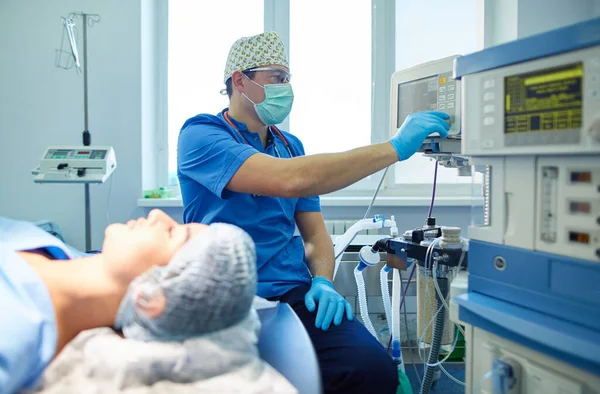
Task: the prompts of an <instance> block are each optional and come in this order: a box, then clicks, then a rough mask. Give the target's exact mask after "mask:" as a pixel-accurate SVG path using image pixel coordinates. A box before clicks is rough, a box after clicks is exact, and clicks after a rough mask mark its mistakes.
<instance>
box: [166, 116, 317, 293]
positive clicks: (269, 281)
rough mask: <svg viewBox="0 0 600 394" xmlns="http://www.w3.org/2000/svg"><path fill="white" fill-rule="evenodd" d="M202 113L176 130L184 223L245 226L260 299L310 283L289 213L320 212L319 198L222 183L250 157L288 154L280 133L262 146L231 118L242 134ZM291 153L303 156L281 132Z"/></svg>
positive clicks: (297, 143) (300, 148)
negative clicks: (258, 192)
mask: <svg viewBox="0 0 600 394" xmlns="http://www.w3.org/2000/svg"><path fill="white" fill-rule="evenodd" d="M226 110H227V109H225V110H223V111H222V112H221V113H219V114H217V115H209V114H201V115H197V116H195V117H193V118H191V119H188V120H187V121H186V122H185V124H184V125H183V127H182V129H181V132H180V134H179V141H178V150H177V175H178V178H179V184H180V186H181V194H182V198H183V205H184V211H183V216H184V221H185V223H190V222H198V223H206V224H208V223H212V222H224V223H231V224H235V225H237V226H238V227H241V228H242V229H244V230H245V231H246V232H248V234H250V236H251V237H252V239H253V240H254V242H255V244H256V254H257V259H256V260H257V270H258V291H257V294H258V295H259V296H261V297H264V298H269V297H275V296H280V295H283V294H285V293H286V292H288V291H289V290H291V289H292V288H294V287H296V286H299V285H301V284H304V283H310V282H311V275H310V272H309V270H308V266H307V264H306V261H305V259H304V244H303V242H302V239H301V237H300V236H297V235H295V230H296V223H295V220H294V214H295V213H296V212H298V211H311V212H319V211H320V210H321V205H320V201H319V197H318V196H317V197H310V198H280V197H265V196H253V195H250V194H244V193H236V192H232V191H230V190H227V189H226V188H225V186H226V185H227V183H229V181H230V180H231V178H232V177H233V175H234V174H235V172H236V171H237V170H238V169H239V168H240V167H241V165H242V164H243V163H244V161H246V160H247V159H248V158H249V157H250V156H252V155H253V154H255V153H259V152H260V153H264V154H267V155H271V156H274V157H278V156H279V155H281V158H289V157H290V152H288V150H287V148H286V146H285V144H284V142H283V141H282V139H281V138H280V137H278V136H277V135H274V134H272V133H269V135H268V139H267V147H266V148H264V147H263V146H262V142H261V140H260V137H259V134H258V133H253V132H249V131H248V128H247V127H246V125H245V124H243V123H241V122H238V121H236V120H235V119H233V118H231V117H230V120H231V121H232V122H233V123H234V124H235V125H236V127H237V128H238V130H239V131H240V133H241V134H242V135H243V137H242V136H241V135H240V133H238V132H237V131H236V130H235V129H234V128H232V127H231V126H230V125H229V124H228V123H227V122H226V121H225V119H224V118H223V112H224V111H226ZM282 134H283V135H284V137H285V139H286V140H287V141H288V144H289V148H290V151H291V153H292V155H293V156H294V157H296V156H302V155H304V147H303V146H302V143H301V142H300V140H299V139H298V138H296V137H295V136H293V135H292V134H290V133H287V132H285V131H282Z"/></svg>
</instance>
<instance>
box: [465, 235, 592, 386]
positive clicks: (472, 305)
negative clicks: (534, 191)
mask: <svg viewBox="0 0 600 394" xmlns="http://www.w3.org/2000/svg"><path fill="white" fill-rule="evenodd" d="M469 255H470V261H469V293H468V294H465V295H463V296H459V297H456V301H457V303H458V304H459V317H460V319H461V320H462V321H464V322H465V323H468V324H471V325H473V326H476V327H479V328H481V329H484V330H486V331H489V332H491V333H494V334H496V335H498V336H501V337H504V338H507V339H510V340H512V341H513V342H516V343H519V344H521V345H523V346H526V347H528V348H532V349H535V350H538V351H540V352H542V353H545V354H547V355H549V356H553V357H555V358H557V359H559V360H563V361H566V362H569V363H570V364H573V365H576V366H578V367H580V368H582V369H585V370H588V371H590V372H592V373H595V374H600V265H599V264H597V263H591V262H588V261H584V260H577V259H571V258H568V257H564V256H557V255H552V254H548V253H541V252H536V251H531V250H525V249H519V248H513V247H508V246H504V245H497V244H490V243H487V242H481V241H475V240H471V242H470V244H469ZM498 256H502V257H503V258H504V260H505V261H506V266H505V268H504V269H503V270H498V269H497V268H496V267H495V265H494V260H495V259H496V257H498Z"/></svg>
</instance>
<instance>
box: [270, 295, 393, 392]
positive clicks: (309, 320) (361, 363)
mask: <svg viewBox="0 0 600 394" xmlns="http://www.w3.org/2000/svg"><path fill="white" fill-rule="evenodd" d="M309 289H310V286H309V285H302V286H299V287H296V288H294V289H292V290H290V291H289V292H287V293H286V294H284V295H283V296H281V297H279V298H278V299H279V301H281V302H285V303H287V304H289V305H290V306H291V307H292V309H294V311H295V312H296V314H297V315H298V317H299V318H300V320H301V321H302V324H304V327H305V328H306V331H308V335H309V336H310V339H311V340H312V343H313V346H314V347H315V350H316V352H317V358H318V359H319V365H320V368H321V379H322V381H323V387H324V392H325V393H326V394H329V393H345V394H352V393H357V394H358V393H360V394H371V393H374V394H388V393H389V394H392V393H395V392H396V389H397V388H398V369H397V367H396V363H395V362H394V361H393V360H392V358H391V357H390V356H389V355H388V353H387V351H386V349H384V348H383V346H381V344H380V343H379V342H378V341H377V340H376V339H375V338H374V337H373V336H372V335H371V334H370V333H369V331H367V329H366V328H365V326H363V324H362V323H361V322H360V321H358V320H357V319H356V318H355V319H354V320H352V321H348V320H346V317H345V316H344V320H343V321H342V324H340V325H339V326H335V325H334V324H333V323H332V324H331V326H330V327H329V330H327V331H322V330H321V329H319V328H316V327H315V319H316V316H317V310H315V311H314V312H309V311H308V309H306V306H305V305H304V295H305V294H306V293H307V292H308V290H309Z"/></svg>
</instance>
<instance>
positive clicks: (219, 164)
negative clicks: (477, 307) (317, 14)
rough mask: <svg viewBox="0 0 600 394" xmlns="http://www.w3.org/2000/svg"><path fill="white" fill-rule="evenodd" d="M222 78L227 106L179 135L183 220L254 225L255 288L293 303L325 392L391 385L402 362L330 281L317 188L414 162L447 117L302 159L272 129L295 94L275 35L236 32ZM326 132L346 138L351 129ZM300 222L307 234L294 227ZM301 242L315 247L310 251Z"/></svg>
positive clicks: (424, 119)
mask: <svg viewBox="0 0 600 394" xmlns="http://www.w3.org/2000/svg"><path fill="white" fill-rule="evenodd" d="M315 60H316V59H315ZM315 67H323V66H322V65H318V64H315ZM223 81H224V82H225V84H226V91H227V94H228V95H229V97H230V104H229V108H226V109H224V110H223V111H221V112H220V113H218V114H217V115H208V114H201V115H197V116H195V117H193V118H191V119H189V120H187V121H186V122H185V124H184V125H183V127H182V129H181V132H180V135H179V141H178V157H177V160H178V177H179V181H180V185H181V191H182V197H183V203H184V220H185V222H186V223H192V222H200V223H211V222H214V221H219V222H225V223H232V224H236V225H238V226H240V227H241V228H243V229H244V230H246V231H247V232H248V233H249V234H250V236H251V237H252V238H253V239H254V242H255V243H256V251H257V269H258V280H259V283H258V295H259V296H261V297H265V298H269V299H276V300H280V301H281V302H286V303H289V304H290V306H291V307H292V308H293V309H294V310H295V312H296V314H297V315H298V317H299V318H300V320H301V321H302V323H303V324H304V326H305V327H306V330H307V331H308V333H309V335H310V337H311V339H312V342H313V345H314V347H315V350H316V352H317V356H318V359H319V363H320V367H321V374H322V380H323V384H324V388H325V392H326V393H382V394H385V393H395V392H396V389H397V386H398V374H397V368H396V365H395V364H394V362H393V361H392V359H391V357H390V356H389V355H388V354H387V352H386V350H385V349H384V348H383V347H382V346H381V345H380V344H379V343H378V341H377V340H376V339H375V338H374V337H373V336H371V334H369V332H368V331H367V330H366V328H365V327H364V326H363V325H362V324H361V323H360V322H358V321H357V320H355V319H353V313H352V308H351V307H350V305H349V304H348V302H346V300H345V299H344V298H343V297H342V296H341V295H340V294H338V293H337V292H336V291H335V289H334V287H333V284H332V278H333V269H334V255H333V245H332V242H331V237H330V236H329V234H328V233H327V230H326V229H325V224H324V222H323V217H322V215H321V212H320V210H321V209H320V203H319V197H318V196H319V195H320V194H324V193H329V192H332V191H335V190H338V189H342V188H344V187H346V186H348V185H351V184H352V183H354V182H356V181H358V180H360V179H362V178H364V177H366V176H368V175H371V174H374V173H375V172H377V171H379V170H381V169H383V168H385V167H387V166H390V165H392V164H394V163H396V162H398V161H399V160H406V159H408V158H409V157H411V156H412V155H413V154H414V153H415V152H416V151H417V150H418V149H419V147H420V146H421V144H422V143H423V141H424V140H425V138H426V137H427V136H428V135H429V134H430V133H433V132H438V133H440V134H441V135H442V136H444V137H445V136H447V130H448V129H449V126H448V124H447V122H446V119H447V118H448V116H447V115H446V114H443V113H441V112H425V113H418V114H414V115H412V116H409V117H408V119H407V120H406V122H405V123H404V124H403V125H402V127H401V128H400V130H399V131H398V133H397V134H396V136H395V137H394V138H392V139H391V140H390V141H389V142H385V143H381V144H375V145H371V146H367V147H363V148H358V149H354V150H351V151H348V152H343V153H335V154H320V155H313V156H305V155H304V149H303V146H302V143H301V142H300V140H299V139H298V138H297V137H295V136H294V135H292V134H290V133H287V132H285V131H281V130H279V129H278V128H277V127H276V126H275V125H277V124H280V123H281V122H283V121H284V119H285V118H286V117H287V116H288V115H289V113H290V111H291V109H292V103H293V99H294V95H293V91H292V86H291V85H290V83H289V82H290V70H289V65H288V59H287V56H286V54H285V49H284V46H283V43H282V42H281V40H280V39H279V37H278V35H277V34H276V33H274V32H267V33H263V34H258V35H255V36H251V37H243V38H241V39H239V40H237V41H236V42H235V43H234V44H233V46H232V47H231V49H230V52H229V56H228V58H227V63H226V65H225V73H224V76H223ZM343 83H348V84H352V83H353V81H352V80H348V81H345V82H343ZM314 84H315V85H314V88H315V89H314V92H315V93H314V94H325V95H326V94H328V93H329V92H330V90H331V89H335V87H334V86H332V85H331V84H330V83H328V82H325V81H321V80H315V81H314ZM193 88H198V87H193ZM323 111H324V112H326V111H327V108H323ZM330 116H334V117H342V116H348V114H330ZM313 127H314V128H316V129H318V128H319V127H320V125H319V124H314V125H313ZM321 132H323V133H336V135H338V138H344V134H345V133H348V132H352V131H351V130H341V129H340V130H321ZM296 226H297V227H298V229H299V232H300V234H301V236H295V235H294V233H295V228H296ZM303 241H304V242H305V243H310V244H312V245H313V246H314V249H313V251H312V254H311V258H310V259H305V251H304V245H303ZM344 318H345V319H344Z"/></svg>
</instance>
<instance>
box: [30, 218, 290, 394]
mask: <svg viewBox="0 0 600 394" xmlns="http://www.w3.org/2000/svg"><path fill="white" fill-rule="evenodd" d="M162 219H164V218H162ZM130 226H131V224H130ZM255 264H256V254H255V249H254V243H253V242H252V240H251V238H250V237H249V236H248V234H247V233H245V232H244V231H243V230H241V229H239V228H238V227H235V226H232V225H228V224H221V223H215V224H212V225H210V226H208V227H206V228H205V229H203V231H202V232H201V233H200V234H198V235H196V236H193V237H191V238H190V239H188V240H187V241H186V242H185V243H184V244H183V246H182V247H181V248H180V249H179V250H178V251H177V252H176V253H175V255H174V256H173V257H172V258H171V260H170V262H169V263H168V265H166V266H153V267H152V268H150V269H149V270H147V271H145V272H144V273H142V274H141V275H139V276H138V277H136V278H135V279H134V280H133V281H132V282H131V284H130V285H129V287H128V290H127V293H126V295H125V297H124V298H123V299H122V301H121V304H120V306H119V308H118V312H117V317H116V320H115V324H114V328H115V329H116V330H118V331H120V333H119V332H117V331H115V330H113V329H110V328H97V329H93V330H86V331H83V332H82V333H81V334H79V335H78V336H77V337H76V338H75V339H74V340H72V341H71V342H70V343H69V344H68V345H67V346H66V347H65V348H64V350H63V351H62V352H61V353H60V354H59V356H58V357H57V358H56V359H55V360H54V361H53V362H52V363H51V364H50V366H49V367H48V369H47V370H46V372H45V373H44V375H43V378H42V380H41V382H40V384H39V385H38V387H36V389H35V390H34V392H42V393H47V394H50V393H61V394H63V393H112V392H123V393H163V392H164V393H169V394H176V393H295V392H296V390H295V389H294V388H293V387H292V386H291V385H290V384H289V383H288V382H287V381H286V380H285V379H284V378H283V377H282V376H281V375H279V374H278V373H277V372H276V371H275V370H274V369H272V368H271V367H270V366H269V365H268V364H266V363H265V362H263V361H262V360H261V359H260V358H259V355H258V350H257V347H256V345H257V340H258V331H259V328H260V322H259V320H258V317H257V314H256V311H255V310H254V308H252V303H253V299H254V294H255V291H256V266H255ZM121 333H122V334H121Z"/></svg>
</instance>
